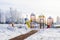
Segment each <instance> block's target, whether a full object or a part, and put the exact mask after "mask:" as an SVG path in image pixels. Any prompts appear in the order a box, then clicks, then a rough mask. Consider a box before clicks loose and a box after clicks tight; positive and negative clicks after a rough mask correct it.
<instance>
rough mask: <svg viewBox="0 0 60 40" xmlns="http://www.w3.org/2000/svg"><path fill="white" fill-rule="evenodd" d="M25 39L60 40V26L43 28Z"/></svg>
mask: <svg viewBox="0 0 60 40" xmlns="http://www.w3.org/2000/svg"><path fill="white" fill-rule="evenodd" d="M25 40H60V28H49V29H41V30H40V31H38V32H37V33H35V34H33V35H31V36H30V37H28V38H26V39H25Z"/></svg>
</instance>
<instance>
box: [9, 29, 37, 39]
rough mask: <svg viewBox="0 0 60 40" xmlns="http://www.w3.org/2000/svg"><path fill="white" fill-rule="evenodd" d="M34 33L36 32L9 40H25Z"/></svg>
mask: <svg viewBox="0 0 60 40" xmlns="http://www.w3.org/2000/svg"><path fill="white" fill-rule="evenodd" d="M36 32H37V30H32V31H30V32H29V33H26V34H23V35H20V36H18V37H15V38H12V39H10V40H24V39H25V38H27V37H29V36H30V35H32V34H34V33H36Z"/></svg>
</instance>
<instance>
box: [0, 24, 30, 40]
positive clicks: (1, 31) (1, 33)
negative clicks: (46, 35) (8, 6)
mask: <svg viewBox="0 0 60 40" xmlns="http://www.w3.org/2000/svg"><path fill="white" fill-rule="evenodd" d="M16 25H17V24H16ZM22 26H23V25H22ZM10 27H11V26H10V24H0V40H9V39H11V38H14V37H17V36H19V35H21V34H25V33H27V32H29V31H31V30H30V29H26V28H17V27H15V28H12V27H11V28H10ZM25 27H26V26H25ZM11 29H13V30H11Z"/></svg>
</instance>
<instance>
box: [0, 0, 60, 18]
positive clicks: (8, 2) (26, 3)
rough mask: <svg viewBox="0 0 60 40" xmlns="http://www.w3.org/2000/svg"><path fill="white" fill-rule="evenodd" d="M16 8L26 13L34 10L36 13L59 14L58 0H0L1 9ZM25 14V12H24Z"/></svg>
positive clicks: (53, 15) (54, 15) (59, 2)
mask: <svg viewBox="0 0 60 40" xmlns="http://www.w3.org/2000/svg"><path fill="white" fill-rule="evenodd" d="M9 7H13V8H17V9H18V10H20V11H22V12H23V13H26V14H31V13H32V12H34V13H35V14H36V15H40V14H41V13H43V14H44V15H45V16H47V17H48V16H52V17H53V18H54V19H55V18H56V16H60V0H0V8H1V9H4V10H6V9H9ZM24 15H25V14H24Z"/></svg>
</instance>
